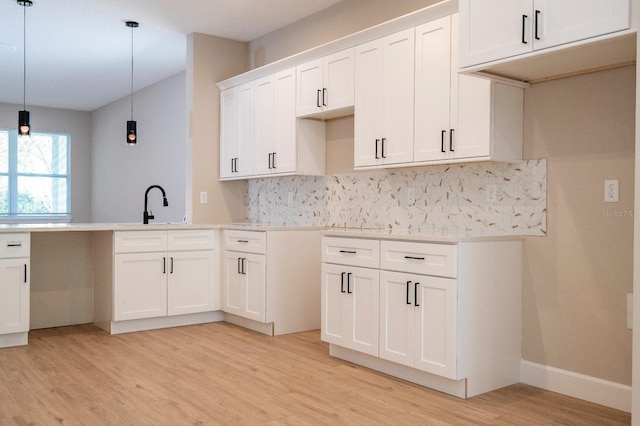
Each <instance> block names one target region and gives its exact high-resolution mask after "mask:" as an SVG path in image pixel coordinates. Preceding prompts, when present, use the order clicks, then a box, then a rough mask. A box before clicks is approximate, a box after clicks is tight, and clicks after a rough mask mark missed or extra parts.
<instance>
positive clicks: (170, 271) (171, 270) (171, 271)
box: [169, 256, 173, 274]
mask: <svg viewBox="0 0 640 426" xmlns="http://www.w3.org/2000/svg"><path fill="white" fill-rule="evenodd" d="M169 273H170V274H173V256H171V269H170V270H169Z"/></svg>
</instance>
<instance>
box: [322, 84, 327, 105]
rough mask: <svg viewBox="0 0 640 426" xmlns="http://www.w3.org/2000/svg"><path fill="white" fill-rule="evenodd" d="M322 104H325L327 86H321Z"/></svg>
mask: <svg viewBox="0 0 640 426" xmlns="http://www.w3.org/2000/svg"><path fill="white" fill-rule="evenodd" d="M322 106H327V88H326V87H323V88H322Z"/></svg>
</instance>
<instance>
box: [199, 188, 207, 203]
mask: <svg viewBox="0 0 640 426" xmlns="http://www.w3.org/2000/svg"><path fill="white" fill-rule="evenodd" d="M200 204H207V193H206V192H204V191H202V192H201V193H200Z"/></svg>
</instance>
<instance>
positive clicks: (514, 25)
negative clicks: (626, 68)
mask: <svg viewBox="0 0 640 426" xmlns="http://www.w3.org/2000/svg"><path fill="white" fill-rule="evenodd" d="M630 13H631V6H630V0H584V1H583V0H487V1H482V2H479V1H472V0H460V17H461V32H460V35H461V39H460V47H461V51H460V65H461V66H462V67H468V66H472V65H476V64H481V63H485V62H491V61H496V60H499V59H504V58H509V57H513V56H518V55H522V54H526V53H530V52H533V51H536V50H541V49H546V48H549V47H553V46H558V45H562V44H567V43H572V42H575V41H579V40H584V39H588V38H592V37H597V36H601V35H604V34H608V33H613V32H617V31H622V30H625V29H628V28H630Z"/></svg>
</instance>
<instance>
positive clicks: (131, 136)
mask: <svg viewBox="0 0 640 426" xmlns="http://www.w3.org/2000/svg"><path fill="white" fill-rule="evenodd" d="M125 24H126V25H127V27H129V28H131V120H129V121H127V144H128V145H136V144H137V143H138V123H137V122H136V121H135V120H134V119H133V29H134V28H138V26H139V25H140V24H138V23H137V22H136V21H127V22H125Z"/></svg>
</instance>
